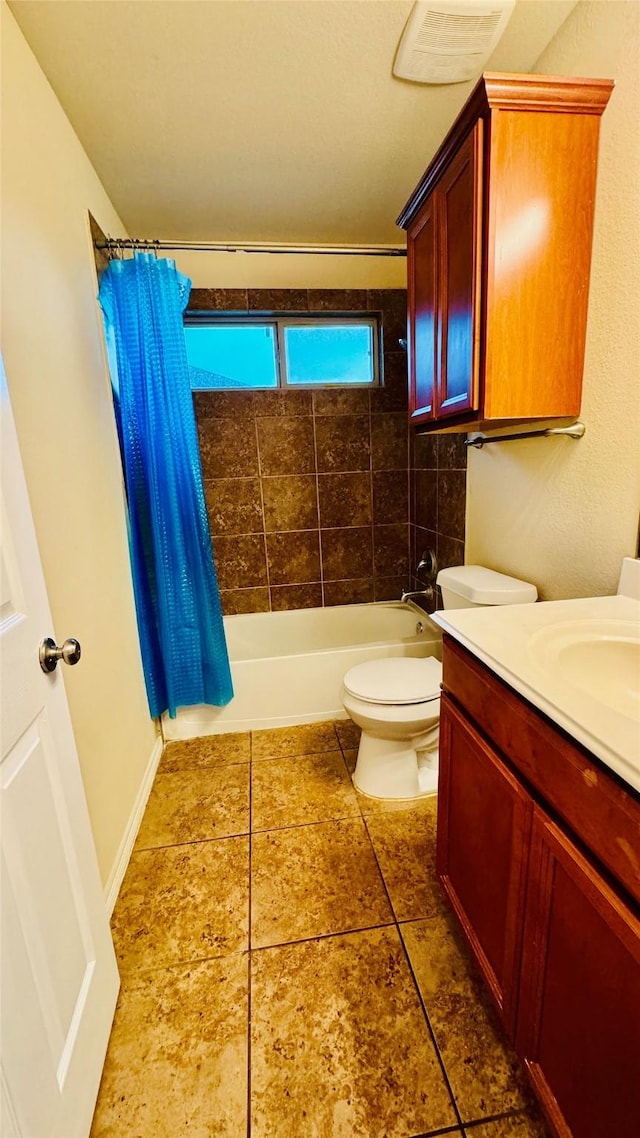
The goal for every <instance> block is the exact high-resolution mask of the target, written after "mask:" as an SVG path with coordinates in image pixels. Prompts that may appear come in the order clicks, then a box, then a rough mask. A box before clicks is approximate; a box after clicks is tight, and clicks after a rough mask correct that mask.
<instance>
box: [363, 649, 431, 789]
mask: <svg viewBox="0 0 640 1138" xmlns="http://www.w3.org/2000/svg"><path fill="white" fill-rule="evenodd" d="M441 680H442V664H441V663H440V661H439V660H436V658H435V656H427V657H426V658H423V659H414V658H413V657H405V656H391V657H388V658H386V659H383V660H368V661H367V663H366V664H357V665H356V667H355V668H351V669H350V670H349V671H348V672H347V674H346V676H345V677H344V695H343V705H344V708H345V711H347V712H348V714H349V715H350V717H351V719H353V722H354V723H357V725H358V727H360V728H361V729H362V735H361V737H360V746H359V748H358V760H357V762H356V769H355V771H354V773H353V783H354V786H355V787H356V788H357V789H358V790H361V791H362V792H363V793H364V794H368V795H370V796H371V797H372V798H418V797H419V796H420V795H423V794H434V793H435V790H436V787H437V781H438V723H439V719H440V683H441Z"/></svg>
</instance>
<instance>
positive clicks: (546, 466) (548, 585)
mask: <svg viewBox="0 0 640 1138" xmlns="http://www.w3.org/2000/svg"><path fill="white" fill-rule="evenodd" d="M534 70H535V71H537V72H539V73H546V74H552V75H553V74H555V75H565V74H566V75H576V76H579V75H582V76H593V77H604V78H612V79H615V83H616V86H615V89H614V92H613V94H612V97H611V100H610V102H609V105H608V107H607V109H606V110H605V112H604V116H603V118H602V120H601V135H600V157H599V165H598V192H597V201H596V222H595V234H594V245H593V261H592V271H591V289H590V299H589V320H588V331H587V352H586V361H585V371H584V389H583V401H582V412H581V418H582V419H583V421H584V423H585V424H586V427H587V434H586V436H585V438H584V439H582V440H581V441H580V442H573V441H571V440H568V439H539V440H531V441H526V442H520V443H505V444H504V445H503V444H500V443H496V444H495V445H492V446H490V447H486V448H485V449H484V450H482V451H472V452H471V454H470V455H469V473H468V484H467V485H468V489H467V551H466V558H467V561H469V562H471V563H474V562H479V563H480V564H483V565H488V566H490V567H491V568H494V569H500V570H504V571H505V572H507V573H512V574H514V575H515V576H518V577H522V578H524V579H525V580H529V581H533V582H535V583H536V584H537V585H538V587H539V590H540V593H541V595H542V597H543V598H546V599H555V598H562V597H572V596H591V595H593V596H595V595H600V594H605V593H612V592H615V589H616V585H617V580H618V574H619V571H620V563H621V559H622V557H623V556H625V555H626V556H635V555H636V549H637V538H638V514H639V511H640V469H639V468H640V461H639V459H640V453H639V440H640V241H639V239H638V238H639V234H640V127H639V124H640V4H638V3H637V2H636V0H631V2H628V3H620V2H617V0H616V2H609V0H605V2H602V0H600V2H596V3H588V2H586V0H581V2H580V3H579V4H578V5H577V6H576V8H575V9H574V11H573V12H572V14H571V15H570V16H569V18H568V20H567V22H566V23H565V24H564V25H563V27H562V28H561V29H560V31H559V32H558V33H557V35H556V36H555V38H554V39H553V40H552V41H551V43H550V45H549V47H548V48H547V49H546V51H545V52H544V53H543V55H542V56H541V58H540V59H539V60H538V63H537V64H536V66H535V68H534ZM558 303H559V304H561V303H562V298H561V297H558ZM567 335H568V336H570V335H571V328H567Z"/></svg>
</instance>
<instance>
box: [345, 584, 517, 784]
mask: <svg viewBox="0 0 640 1138" xmlns="http://www.w3.org/2000/svg"><path fill="white" fill-rule="evenodd" d="M437 584H438V585H439V586H440V588H441V590H442V600H443V605H444V608H445V609H447V608H449V609H454V608H473V607H476V606H478V607H481V606H487V605H521V604H529V603H531V602H533V601H535V600H537V596H538V593H537V590H536V587H535V585H530V584H528V583H527V582H526V581H519V580H518V579H517V578H516V577H507V576H506V575H505V574H504V573H495V572H494V571H493V570H492V569H485V568H484V567H483V566H482V565H458V566H455V567H453V568H451V569H442V570H441V571H440V572H439V573H438V577H437ZM441 681H442V664H441V663H440V661H439V660H436V658H435V656H427V657H423V658H420V659H416V658H414V657H409V656H390V657H386V658H384V659H382V660H368V661H367V663H366V664H357V665H356V667H355V668H351V669H350V670H349V671H348V672H347V674H346V676H345V677H344V692H343V699H342V702H343V706H344V709H345V711H347V712H348V714H349V716H350V717H351V719H353V722H354V723H357V725H358V727H360V728H361V729H362V735H361V738H360V747H359V750H358V759H357V762H356V769H355V771H354V773H353V783H354V786H355V787H356V789H357V790H361V791H362V792H363V793H364V794H368V795H370V796H371V797H372V798H419V797H421V796H423V795H427V794H434V793H435V791H436V789H437V785H438V726H439V719H440V684H441Z"/></svg>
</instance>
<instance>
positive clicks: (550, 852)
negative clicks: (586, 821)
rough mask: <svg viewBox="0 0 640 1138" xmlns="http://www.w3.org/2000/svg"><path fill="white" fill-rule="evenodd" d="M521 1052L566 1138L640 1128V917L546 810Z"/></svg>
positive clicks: (530, 913) (528, 940)
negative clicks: (622, 899) (615, 891)
mask: <svg viewBox="0 0 640 1138" xmlns="http://www.w3.org/2000/svg"><path fill="white" fill-rule="evenodd" d="M517 1049H518V1052H519V1054H520V1055H521V1056H522V1057H523V1058H524V1060H525V1062H526V1064H527V1067H528V1069H529V1073H530V1076H531V1078H532V1080H533V1083H534V1085H535V1088H536V1090H537V1092H538V1094H539V1096H540V1099H541V1101H542V1103H543V1105H544V1107H545V1109H546V1111H547V1113H548V1115H549V1118H550V1120H551V1122H552V1124H553V1126H554V1128H555V1130H556V1132H557V1134H558V1135H560V1136H561V1138H570V1136H572V1138H603V1136H604V1135H608V1134H611V1135H617V1134H620V1135H622V1134H629V1135H631V1134H640V922H639V921H638V918H637V916H636V915H635V914H634V913H633V912H632V911H631V910H630V908H628V907H627V905H626V904H624V903H623V902H622V901H621V900H620V898H619V897H618V896H617V895H616V893H614V892H613V890H612V889H610V888H609V886H608V884H606V883H605V881H604V879H603V878H602V877H601V875H600V874H599V873H598V872H597V871H596V870H595V869H594V868H593V866H592V865H591V864H590V862H589V861H587V859H586V858H585V857H584V856H583V855H582V853H580V852H579V851H578V849H577V848H576V847H575V846H574V845H573V843H572V842H571V841H570V840H569V838H567V837H566V836H565V835H564V834H563V833H562V832H561V831H560V830H559V829H558V827H557V826H556V825H555V824H554V823H553V822H552V821H551V820H550V819H549V818H548V817H547V816H546V815H545V814H544V813H543V812H542V811H541V810H540V809H539V808H538V807H535V808H534V819H533V827H532V842H531V858H530V887H529V894H528V899H527V909H526V918H525V932H524V951H523V960H522V989H521V996H520V1010H519V1015H518V1035H517Z"/></svg>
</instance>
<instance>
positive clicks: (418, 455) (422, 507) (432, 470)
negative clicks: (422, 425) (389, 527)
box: [409, 432, 467, 612]
mask: <svg viewBox="0 0 640 1138" xmlns="http://www.w3.org/2000/svg"><path fill="white" fill-rule="evenodd" d="M412 435H413V437H412V439H411V463H410V478H409V483H410V495H411V502H410V519H409V521H410V551H411V554H410V555H411V567H412V569H413V570H415V567H416V566H417V565H418V562H419V561H420V558H421V557H422V554H423V552H424V551H425V550H427V549H432V550H433V551H434V552H435V554H436V557H437V560H438V568H439V569H445V568H447V567H448V566H449V565H463V564H464V525H465V508H466V482H467V448H466V447H465V445H464V443H465V439H466V435H465V434H451V435H424V434H423V435H419V434H416V433H413V432H412ZM412 581H413V583H412V586H411V587H412V588H413V589H422V588H424V586H425V584H428V580H427V579H426V578H425V577H424V576H422V577H417V576H414V577H413V578H412ZM419 603H421V602H419ZM423 607H424V608H426V609H427V611H429V612H432V611H433V609H434V608H442V597H441V596H440V590H439V589H437V590H436V595H435V596H434V600H433V602H431V603H425V604H424V606H423Z"/></svg>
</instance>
